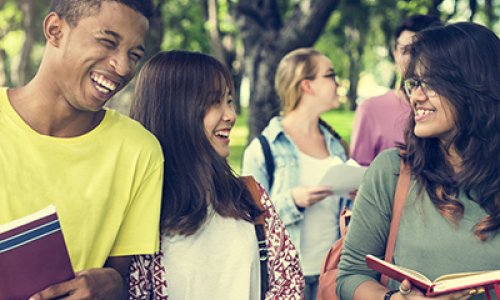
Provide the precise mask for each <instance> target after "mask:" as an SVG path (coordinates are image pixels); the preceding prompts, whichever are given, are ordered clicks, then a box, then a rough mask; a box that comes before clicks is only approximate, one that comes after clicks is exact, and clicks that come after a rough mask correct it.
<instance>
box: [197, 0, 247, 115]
mask: <svg viewBox="0 0 500 300" xmlns="http://www.w3.org/2000/svg"><path fill="white" fill-rule="evenodd" d="M201 7H202V11H203V14H204V16H205V19H206V20H207V23H208V33H209V37H210V45H211V48H212V54H213V55H214V56H215V57H216V58H217V59H218V60H220V61H221V62H223V63H224V64H225V65H226V66H227V68H228V69H229V71H230V72H231V74H232V77H233V81H234V88H235V95H233V99H234V102H235V104H236V113H237V114H240V113H241V103H240V91H241V81H242V78H243V67H242V66H243V64H242V60H243V57H242V53H241V52H242V51H238V48H237V47H238V46H237V45H238V43H237V42H236V33H224V32H221V29H220V22H219V7H218V0H202V1H201Z"/></svg>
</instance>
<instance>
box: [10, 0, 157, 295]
mask: <svg viewBox="0 0 500 300" xmlns="http://www.w3.org/2000/svg"><path fill="white" fill-rule="evenodd" d="M150 4H151V3H150V2H149V1H141V0H137V1H123V2H122V1H119V0H107V1H104V0H102V1H89V0H83V1H82V0H78V1H77V0H54V1H53V2H52V6H51V9H50V12H49V14H48V15H47V17H46V18H45V20H44V23H43V26H44V34H45V37H46V39H47V43H46V48H45V52H44V56H43V58H42V62H41V64H40V68H39V70H38V72H37V74H36V76H35V77H34V78H33V79H32V80H31V81H30V82H29V83H28V84H27V85H25V86H22V87H18V88H10V89H5V88H3V89H0V140H1V141H2V142H1V143H0V224H3V223H7V222H9V221H11V220H13V219H16V218H19V217H22V216H24V215H27V214H30V213H33V212H35V211H38V210H40V209H42V208H44V207H46V206H47V205H49V204H54V205H55V206H56V209H57V211H58V215H59V218H60V221H61V227H62V230H63V233H64V236H65V239H66V243H67V246H68V251H69V254H70V258H71V262H72V264H73V267H74V269H75V271H76V272H77V276H76V278H75V279H73V280H70V281H67V282H63V283H61V284H58V285H54V286H52V287H49V288H47V289H45V290H43V291H40V292H39V293H37V294H36V295H35V296H34V297H33V299H52V298H55V297H59V296H63V295H67V294H70V295H72V296H73V297H74V298H75V299H80V298H84V297H90V298H92V299H120V298H121V297H122V291H123V282H122V279H121V276H123V275H125V274H126V273H127V271H128V266H129V262H130V259H129V257H130V256H131V255H134V254H147V253H153V252H154V251H155V250H157V249H158V236H159V226H158V223H159V222H158V221H159V214H160V198H161V188H162V179H163V178H162V176H163V155H162V152H161V147H160V145H159V143H158V141H157V140H156V139H155V138H154V136H153V135H152V134H150V133H149V132H147V131H146V130H145V129H144V128H143V127H142V126H141V125H140V124H139V123H137V122H135V121H132V120H131V119H129V118H128V117H125V116H122V115H120V114H119V113H117V112H115V111H112V110H108V109H104V108H103V106H104V105H105V103H106V102H107V101H108V100H109V99H110V98H111V97H112V96H113V95H115V94H116V93H117V92H118V91H119V90H121V89H122V88H123V87H124V86H125V85H126V84H127V83H128V82H129V81H130V80H131V79H132V78H133V76H134V75H135V69H136V65H137V63H138V61H139V60H140V59H141V58H142V56H143V55H144V48H145V47H144V36H145V34H146V32H147V30H148V26H149V25H148V19H147V17H148V16H149V11H150V9H149V7H150ZM0 293H1V291H0Z"/></svg>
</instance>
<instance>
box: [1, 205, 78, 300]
mask: <svg viewBox="0 0 500 300" xmlns="http://www.w3.org/2000/svg"><path fill="white" fill-rule="evenodd" d="M74 277H75V275H74V272H73V267H72V265H71V261H70V258H69V255H68V251H67V249H66V244H65V243H64V237H63V234H62V231H61V225H60V224H59V219H58V218H57V214H56V210H55V207H54V206H53V205H51V206H49V207H47V208H45V209H42V210H40V211H38V212H35V213H33V214H31V215H28V216H25V217H23V218H20V219H16V220H13V221H11V222H9V223H7V224H3V225H0V300H5V299H28V298H29V297H30V296H32V295H33V294H35V293H36V292H39V291H42V290H43V289H45V288H47V287H49V286H50V285H53V284H55V283H59V282H62V281H66V280H69V279H72V278H74Z"/></svg>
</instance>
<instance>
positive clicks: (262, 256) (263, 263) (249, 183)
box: [241, 176, 268, 300]
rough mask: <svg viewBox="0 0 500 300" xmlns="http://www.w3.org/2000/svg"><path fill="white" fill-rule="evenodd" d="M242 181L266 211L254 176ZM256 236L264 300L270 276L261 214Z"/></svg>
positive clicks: (256, 224)
mask: <svg viewBox="0 0 500 300" xmlns="http://www.w3.org/2000/svg"><path fill="white" fill-rule="evenodd" d="M241 179H242V180H243V181H244V182H245V185H246V187H247V190H248V191H249V192H250V194H251V195H252V199H253V200H254V202H255V204H256V205H257V207H258V208H259V210H260V211H261V212H263V211H264V206H263V205H262V203H261V202H260V198H261V194H260V192H259V189H258V187H257V182H256V181H255V179H254V178H253V177H252V176H243V177H241ZM254 225H255V235H256V237H257V245H258V247H259V260H260V295H261V296H260V298H261V299H262V300H264V299H265V297H266V292H267V290H268V275H267V259H268V257H267V244H266V231H265V220H264V214H263V213H261V214H260V215H259V216H258V217H257V218H256V219H255V221H254Z"/></svg>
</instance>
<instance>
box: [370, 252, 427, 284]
mask: <svg viewBox="0 0 500 300" xmlns="http://www.w3.org/2000/svg"><path fill="white" fill-rule="evenodd" d="M366 263H367V266H368V267H369V268H371V269H373V270H375V271H378V272H380V273H382V274H384V275H386V276H389V277H390V278H392V279H395V280H398V281H403V280H404V279H408V280H410V281H411V282H412V283H413V284H416V285H417V286H418V287H420V288H427V287H428V286H430V285H431V284H432V281H431V280H430V279H429V278H427V277H426V276H425V275H423V274H421V273H419V272H417V271H415V270H412V269H408V268H405V267H401V266H397V265H394V264H391V263H388V262H386V261H385V260H382V259H380V258H378V257H376V256H373V255H367V256H366Z"/></svg>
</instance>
